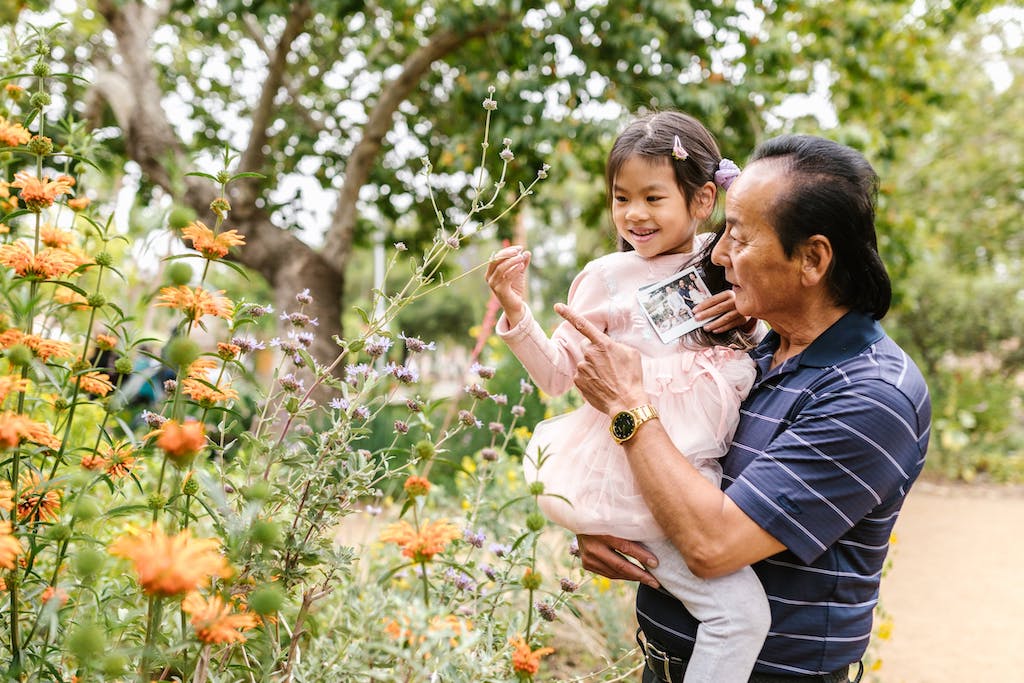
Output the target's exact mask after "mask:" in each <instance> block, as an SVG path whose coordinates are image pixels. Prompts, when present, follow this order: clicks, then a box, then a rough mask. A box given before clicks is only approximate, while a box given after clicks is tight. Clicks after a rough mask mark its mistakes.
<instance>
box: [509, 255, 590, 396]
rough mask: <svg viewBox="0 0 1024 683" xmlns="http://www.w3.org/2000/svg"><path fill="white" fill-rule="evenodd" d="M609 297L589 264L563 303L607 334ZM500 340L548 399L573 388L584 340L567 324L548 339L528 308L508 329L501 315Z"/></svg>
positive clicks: (562, 324)
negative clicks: (548, 395)
mask: <svg viewBox="0 0 1024 683" xmlns="http://www.w3.org/2000/svg"><path fill="white" fill-rule="evenodd" d="M608 302H609V296H608V292H607V288H606V287H605V285H604V283H603V278H602V277H601V274H600V268H599V267H598V266H597V265H595V264H594V263H593V262H591V263H588V264H587V265H586V267H584V269H583V270H582V271H581V272H580V274H579V275H577V276H576V278H575V279H574V280H573V282H572V286H570V287H569V297H568V300H567V301H566V304H567V305H568V306H569V308H571V309H573V310H574V311H576V312H577V313H579V314H580V315H582V316H583V317H584V318H586V319H587V320H589V321H590V322H592V323H593V324H594V325H596V326H597V327H598V329H600V330H602V331H605V332H607V321H608V312H607V311H608ZM495 332H496V334H497V335H498V336H499V337H501V338H502V339H503V340H504V341H505V343H506V344H507V345H508V347H509V349H511V351H512V353H514V354H515V356H516V358H518V359H519V361H520V362H521V363H522V364H523V367H525V368H526V371H527V372H528V373H530V378H531V379H532V380H533V381H534V383H535V384H536V385H537V386H538V387H539V388H540V389H541V391H543V392H545V393H547V394H550V395H551V396H559V395H561V394H564V393H565V392H567V391H568V390H569V389H571V388H572V386H573V379H575V377H576V366H577V365H578V364H579V362H580V361H581V360H583V343H582V342H583V340H584V337H583V335H582V334H580V333H579V331H578V330H577V329H576V328H575V327H573V326H572V325H571V324H569V323H568V322H562V323H561V324H560V325H559V326H558V327H557V328H555V331H554V332H553V333H552V334H551V337H550V338H549V337H548V336H547V335H546V334H545V333H544V330H543V329H541V326H540V324H539V323H538V322H537V320H536V319H535V318H534V317H533V312H532V311H531V310H530V309H529V307H527V308H525V309H524V315H523V318H522V320H520V321H519V324H518V325H516V326H515V327H510V326H509V324H508V319H507V318H506V317H505V314H504V313H502V315H501V318H499V319H498V324H497V325H496V326H495Z"/></svg>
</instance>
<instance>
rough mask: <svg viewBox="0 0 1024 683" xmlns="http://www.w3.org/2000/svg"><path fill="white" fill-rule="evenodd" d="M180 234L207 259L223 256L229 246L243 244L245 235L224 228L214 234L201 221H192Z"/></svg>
mask: <svg viewBox="0 0 1024 683" xmlns="http://www.w3.org/2000/svg"><path fill="white" fill-rule="evenodd" d="M181 234H182V236H183V237H184V238H185V239H187V240H189V241H191V242H192V247H193V248H194V249H195V250H196V251H198V252H199V253H200V254H202V255H203V256H205V257H206V258H208V259H218V258H224V257H225V256H227V254H228V249H229V248H230V247H237V246H239V245H242V244H245V235H242V234H239V232H238V231H237V230H226V231H224V232H222V233H220V234H219V235H215V234H213V230H210V229H209V228H208V227H206V225H205V224H204V223H203V222H202V221H193V222H192V223H191V224H189V225H188V226H187V227H186V228H185V229H184V230H182V231H181Z"/></svg>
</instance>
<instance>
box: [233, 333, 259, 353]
mask: <svg viewBox="0 0 1024 683" xmlns="http://www.w3.org/2000/svg"><path fill="white" fill-rule="evenodd" d="M231 343H232V344H234V345H235V346H237V347H238V351H239V353H251V352H253V351H257V350H262V349H265V348H267V345H266V344H264V343H263V342H261V341H259V340H258V339H255V338H253V337H232V339H231Z"/></svg>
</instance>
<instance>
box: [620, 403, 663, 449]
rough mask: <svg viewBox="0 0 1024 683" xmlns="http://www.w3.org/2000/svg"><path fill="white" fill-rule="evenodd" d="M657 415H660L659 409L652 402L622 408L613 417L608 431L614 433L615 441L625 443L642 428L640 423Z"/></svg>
mask: <svg viewBox="0 0 1024 683" xmlns="http://www.w3.org/2000/svg"><path fill="white" fill-rule="evenodd" d="M656 417H658V411H657V410H655V408H654V406H652V405H651V404H650V403H648V404H647V405H645V406H640V407H639V408H633V410H622V411H619V412H617V413H615V415H614V416H613V417H612V423H611V425H610V426H609V427H608V431H610V432H611V433H612V438H613V439H615V441H617V442H618V443H625V442H626V441H629V440H630V439H632V438H633V435H634V434H636V431H637V430H638V429H640V425H642V424H643V423H644V422H647V421H648V420H653V419H654V418H656Z"/></svg>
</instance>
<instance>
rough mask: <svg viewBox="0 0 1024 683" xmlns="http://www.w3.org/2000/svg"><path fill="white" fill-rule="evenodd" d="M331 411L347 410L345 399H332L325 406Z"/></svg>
mask: <svg viewBox="0 0 1024 683" xmlns="http://www.w3.org/2000/svg"><path fill="white" fill-rule="evenodd" d="M327 405H328V406H329V407H330V408H331V409H332V410H341V411H345V410H348V407H349V402H348V399H347V398H332V399H331V402H330V403H328V404H327Z"/></svg>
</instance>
